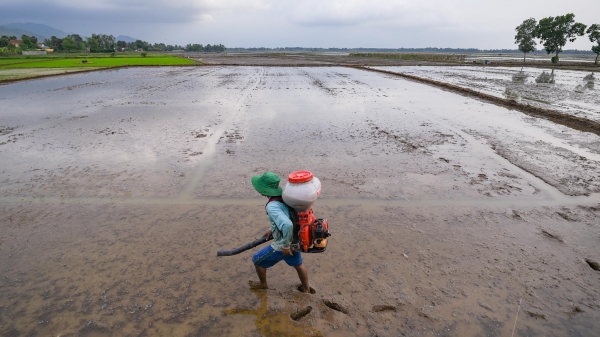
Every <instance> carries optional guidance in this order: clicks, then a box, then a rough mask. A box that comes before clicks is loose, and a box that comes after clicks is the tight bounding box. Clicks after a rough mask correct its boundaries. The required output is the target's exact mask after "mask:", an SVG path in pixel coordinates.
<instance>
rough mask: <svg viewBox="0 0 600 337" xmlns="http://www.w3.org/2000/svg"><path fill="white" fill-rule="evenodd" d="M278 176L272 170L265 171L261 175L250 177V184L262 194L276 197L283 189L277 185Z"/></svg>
mask: <svg viewBox="0 0 600 337" xmlns="http://www.w3.org/2000/svg"><path fill="white" fill-rule="evenodd" d="M279 181H280V179H279V176H278V175H277V174H275V173H273V172H265V173H264V174H263V175H262V176H254V177H252V186H254V188H255V189H256V190H257V191H258V193H260V194H262V195H266V196H269V197H278V196H280V195H281V193H282V192H283V190H282V189H281V187H279Z"/></svg>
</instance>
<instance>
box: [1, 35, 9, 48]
mask: <svg viewBox="0 0 600 337" xmlns="http://www.w3.org/2000/svg"><path fill="white" fill-rule="evenodd" d="M9 44H10V38H9V37H8V36H6V35H2V37H1V38H0V48H2V47H8V45H9Z"/></svg>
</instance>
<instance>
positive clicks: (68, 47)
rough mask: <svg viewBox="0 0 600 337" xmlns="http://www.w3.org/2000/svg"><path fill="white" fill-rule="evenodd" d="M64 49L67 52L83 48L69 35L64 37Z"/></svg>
mask: <svg viewBox="0 0 600 337" xmlns="http://www.w3.org/2000/svg"><path fill="white" fill-rule="evenodd" d="M62 49H63V50H64V51H66V52H73V51H77V50H80V49H81V48H80V47H79V46H78V45H77V43H76V42H75V41H74V40H73V39H72V38H71V37H69V36H67V37H65V38H64V39H62Z"/></svg>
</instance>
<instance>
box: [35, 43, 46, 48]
mask: <svg viewBox="0 0 600 337" xmlns="http://www.w3.org/2000/svg"><path fill="white" fill-rule="evenodd" d="M37 46H38V48H40V49H46V46H44V44H43V43H38V44H37Z"/></svg>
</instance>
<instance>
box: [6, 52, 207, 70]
mask: <svg viewBox="0 0 600 337" xmlns="http://www.w3.org/2000/svg"><path fill="white" fill-rule="evenodd" d="M193 64H198V62H195V61H192V60H190V59H186V58H181V57H176V56H170V55H148V56H147V57H142V56H139V55H134V56H129V55H127V56H118V57H106V56H104V57H102V56H100V57H97V56H93V57H85V56H83V57H69V58H60V59H57V58H55V57H47V56H45V55H44V56H40V57H32V58H29V57H28V58H0V69H20V68H71V67H77V68H81V67H104V68H106V67H108V68H110V67H123V66H178V65H193Z"/></svg>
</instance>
